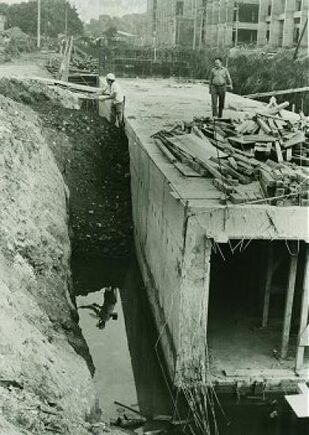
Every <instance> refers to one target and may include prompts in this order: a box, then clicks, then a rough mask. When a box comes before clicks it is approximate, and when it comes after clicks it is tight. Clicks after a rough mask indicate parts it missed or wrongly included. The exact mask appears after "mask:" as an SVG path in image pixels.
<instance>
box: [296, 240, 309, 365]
mask: <svg viewBox="0 0 309 435" xmlns="http://www.w3.org/2000/svg"><path fill="white" fill-rule="evenodd" d="M308 315H309V245H307V246H306V259H305V268H304V281H303V295H302V302H301V312H300V322H299V331H298V338H297V350H296V362H295V371H296V372H298V371H299V370H300V369H301V367H302V365H303V362H304V353H305V348H304V346H300V340H301V336H302V334H303V332H304V331H305V329H306V327H307V324H308Z"/></svg>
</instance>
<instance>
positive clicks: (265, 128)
mask: <svg viewBox="0 0 309 435" xmlns="http://www.w3.org/2000/svg"><path fill="white" fill-rule="evenodd" d="M256 122H257V123H258V124H259V126H260V127H261V129H262V130H263V131H264V133H266V134H272V130H271V128H270V127H269V126H268V125H267V123H266V121H264V119H262V118H261V117H260V116H258V117H257V119H256Z"/></svg>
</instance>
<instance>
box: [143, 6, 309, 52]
mask: <svg viewBox="0 0 309 435" xmlns="http://www.w3.org/2000/svg"><path fill="white" fill-rule="evenodd" d="M308 9H309V1H308V0H181V1H179V0H148V42H151V43H153V44H156V45H158V46H169V47H175V46H183V47H185V46H186V47H192V48H193V49H194V48H199V47H201V46H204V45H206V46H213V47H214V46H219V47H220V46H227V47H228V46H236V45H239V44H252V45H257V46H266V45H269V46H271V47H292V46H293V45H296V44H297V43H298V41H299V40H300V39H301V44H300V45H301V46H303V47H308Z"/></svg>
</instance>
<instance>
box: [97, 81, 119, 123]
mask: <svg viewBox="0 0 309 435" xmlns="http://www.w3.org/2000/svg"><path fill="white" fill-rule="evenodd" d="M105 80H106V84H107V86H105V87H104V88H103V92H102V96H100V97H99V100H100V101H106V100H112V107H111V123H112V124H115V125H117V124H118V127H122V125H123V115H124V101H125V97H124V93H123V92H122V89H121V87H120V86H119V84H118V83H117V81H116V77H115V74H113V73H108V74H107V75H106V77H105ZM106 95H107V96H106Z"/></svg>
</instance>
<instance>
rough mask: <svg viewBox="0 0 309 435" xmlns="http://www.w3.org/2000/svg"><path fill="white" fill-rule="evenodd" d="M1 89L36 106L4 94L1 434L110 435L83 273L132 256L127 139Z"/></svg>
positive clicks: (48, 96)
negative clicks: (82, 316) (99, 396)
mask: <svg viewBox="0 0 309 435" xmlns="http://www.w3.org/2000/svg"><path fill="white" fill-rule="evenodd" d="M0 90H1V92H2V93H5V94H6V97H11V98H12V99H14V100H17V101H18V102H21V103H26V104H27V106H28V107H26V106H25V105H23V104H19V103H16V102H15V101H13V100H11V99H9V98H5V97H3V96H2V95H1V96H0V99H1V100H0V116H1V128H0V135H1V149H0V166H1V179H0V188H1V197H0V201H1V213H0V217H1V245H0V266H1V274H0V292H1V317H0V328H1V338H0V355H1V358H0V402H1V413H0V433H1V434H2V433H3V434H6V435H8V434H12V435H13V434H21V433H34V434H40V435H42V434H45V433H51V432H52V433H63V434H74V435H83V434H84V433H85V434H86V433H101V432H100V428H98V427H97V426H96V425H95V423H96V422H97V420H99V419H100V418H101V417H100V412H98V410H97V401H96V399H95V397H96V394H95V390H94V384H93V380H92V374H93V372H94V366H93V361H92V358H91V356H90V353H89V349H88V346H87V344H86V342H85V340H84V338H83V336H82V334H81V330H80V328H79V326H78V323H77V322H78V313H77V310H76V294H78V292H79V291H80V289H81V286H79V284H78V282H79V277H78V274H76V273H74V270H75V271H76V269H77V268H78V267H77V268H76V267H74V264H75V261H76V260H75V259H76V258H78V261H79V260H80V259H84V260H85V262H87V261H90V262H91V260H90V258H96V257H97V256H98V255H100V256H102V253H103V256H104V255H105V256H109V257H111V256H112V257H122V258H123V257H127V256H128V253H129V250H130V245H131V240H130V237H131V236H130V234H131V220H130V191H129V173H128V151H127V147H126V141H125V138H124V137H123V136H122V137H121V135H120V134H119V132H118V131H117V130H115V129H111V128H110V126H109V125H108V124H107V123H106V122H104V121H102V120H101V119H99V118H98V116H97V115H96V114H95V113H94V112H93V113H91V114H90V113H85V112H83V111H78V110H74V109H73V107H74V108H76V99H75V98H73V97H72V98H71V97H68V96H66V95H64V93H62V92H61V91H60V92H56V91H55V92H53V91H50V90H49V89H48V88H45V87H44V86H41V85H36V84H35V83H31V84H29V83H27V85H25V84H24V83H23V82H19V81H17V80H12V81H9V80H7V79H3V80H1V83H0ZM4 91H5V92H4ZM63 103H64V104H65V105H66V106H68V107H71V109H66V108H64V107H63V106H62V104H63ZM29 106H31V108H30V107H29ZM35 112H36V113H35ZM55 158H56V159H55ZM55 160H56V161H57V162H56V161H55ZM59 169H60V171H59ZM61 173H62V175H63V177H64V178H63V177H62V176H61ZM111 174H112V177H111ZM110 177H111V178H112V179H113V180H114V182H111V183H110ZM64 179H65V182H66V184H65V183H64ZM67 186H69V189H68V187H67ZM124 211H125V213H124ZM69 236H70V238H69ZM70 239H71V244H70ZM72 252H73V253H74V255H71V254H72ZM78 261H77V262H78ZM71 264H72V265H73V267H72V268H71ZM72 271H73V274H72ZM93 285H94V289H97V287H96V285H95V284H93ZM83 290H85V288H84V287H83ZM88 290H89V287H88ZM101 429H102V428H101ZM106 431H107V432H109V431H110V430H109V429H108V428H106ZM112 433H115V434H117V433H118V430H117V429H113V430H112Z"/></svg>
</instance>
